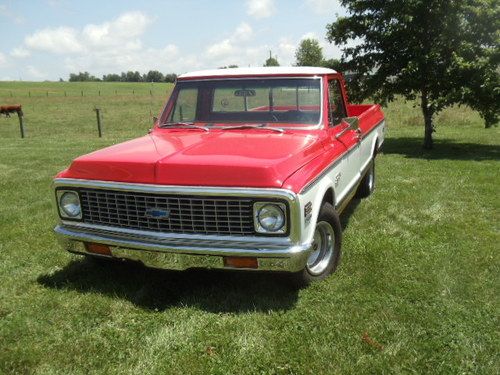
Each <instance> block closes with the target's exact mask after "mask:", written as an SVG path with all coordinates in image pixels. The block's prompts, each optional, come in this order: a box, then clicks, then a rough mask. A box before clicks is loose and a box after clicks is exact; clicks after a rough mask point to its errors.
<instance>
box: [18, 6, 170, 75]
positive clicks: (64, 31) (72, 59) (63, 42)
mask: <svg viewBox="0 0 500 375" xmlns="http://www.w3.org/2000/svg"><path fill="white" fill-rule="evenodd" d="M152 22H153V19H152V18H151V17H149V16H148V15H146V14H144V13H142V12H137V11H134V12H127V13H123V14H121V15H120V16H118V17H117V18H115V19H114V20H111V21H107V22H103V23H101V24H88V25H86V26H84V27H83V28H82V29H80V30H78V29H75V28H70V27H57V28H48V29H43V30H40V31H37V32H35V33H34V34H32V35H29V36H27V37H26V38H25V42H24V45H25V46H26V47H27V48H28V49H21V48H18V49H16V50H15V52H14V51H13V52H12V53H13V54H16V55H18V56H20V55H22V54H25V53H26V52H28V53H29V50H38V51H44V52H49V53H54V54H61V55H64V56H65V58H64V60H63V63H64V67H65V68H66V69H67V70H68V71H70V72H78V71H89V72H92V73H93V74H96V75H100V74H107V73H114V72H117V73H118V72H120V71H128V70H139V71H141V72H144V71H146V70H148V69H158V70H162V71H164V70H165V66H163V65H162V63H164V62H165V61H164V60H165V59H168V60H169V62H171V61H172V59H174V58H175V59H177V60H178V55H179V48H178V47H177V46H176V45H174V44H167V45H166V46H165V47H164V48H162V49H152V48H144V47H143V44H142V41H141V36H142V35H143V34H144V32H145V31H146V29H147V27H148V26H149V25H150V24H151V23H152ZM152 56H154V58H152ZM167 66H171V69H174V68H178V66H177V65H175V64H172V63H169V64H167ZM173 71H174V70H173ZM33 73H34V72H33ZM30 74H31V73H30ZM32 75H35V74H32Z"/></svg>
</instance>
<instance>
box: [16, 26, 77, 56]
mask: <svg viewBox="0 0 500 375" xmlns="http://www.w3.org/2000/svg"><path fill="white" fill-rule="evenodd" d="M24 43H25V44H26V46H27V47H29V48H31V49H34V50H39V51H47V52H53V53H58V54H65V53H78V52H83V49H84V48H83V46H82V45H81V44H80V42H79V36H78V32H77V31H76V30H75V29H73V28H71V27H57V28H54V29H50V28H48V29H43V30H39V31H37V32H35V33H34V34H32V35H28V36H27V37H26V38H25V39H24Z"/></svg>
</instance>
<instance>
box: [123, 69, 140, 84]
mask: <svg viewBox="0 0 500 375" xmlns="http://www.w3.org/2000/svg"><path fill="white" fill-rule="evenodd" d="M122 75H123V73H122ZM125 79H126V82H141V81H142V76H141V73H139V72H138V71H135V72H132V71H130V70H129V71H128V72H127V73H125Z"/></svg>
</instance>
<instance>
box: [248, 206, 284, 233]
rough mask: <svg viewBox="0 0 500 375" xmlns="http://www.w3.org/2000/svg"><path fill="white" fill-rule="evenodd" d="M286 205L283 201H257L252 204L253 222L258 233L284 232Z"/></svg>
mask: <svg viewBox="0 0 500 375" xmlns="http://www.w3.org/2000/svg"><path fill="white" fill-rule="evenodd" d="M285 212H286V206H285V205H284V204H283V203H268V202H259V203H255V204H254V217H255V220H254V223H255V230H256V231H257V232H258V233H274V234H281V233H285V232H286V214H285Z"/></svg>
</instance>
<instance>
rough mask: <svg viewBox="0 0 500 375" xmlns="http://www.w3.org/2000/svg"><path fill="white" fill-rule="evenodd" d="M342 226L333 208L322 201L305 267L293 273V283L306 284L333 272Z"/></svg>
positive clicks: (338, 252)
mask: <svg viewBox="0 0 500 375" xmlns="http://www.w3.org/2000/svg"><path fill="white" fill-rule="evenodd" d="M341 242H342V227H341V225H340V219H339V215H338V213H337V211H335V208H333V206H332V205H331V204H329V203H323V206H322V207H321V209H320V212H319V216H318V221H317V223H316V228H315V230H314V237H313V242H312V245H311V247H312V252H311V254H310V255H309V257H308V259H307V263H306V266H305V268H304V269H303V270H302V271H299V272H297V273H295V274H293V279H294V282H295V284H297V285H298V286H300V287H301V286H307V285H309V284H310V283H311V282H313V281H320V280H323V279H324V278H326V277H327V276H328V275H330V274H331V273H333V272H334V271H335V269H336V268H337V265H338V263H339V261H340V247H341Z"/></svg>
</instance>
